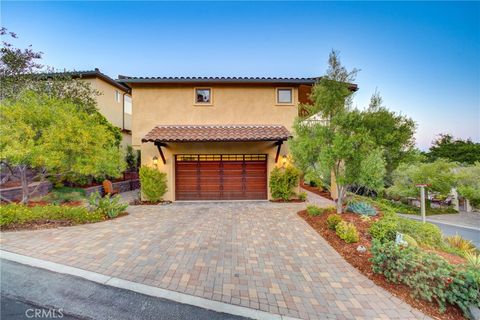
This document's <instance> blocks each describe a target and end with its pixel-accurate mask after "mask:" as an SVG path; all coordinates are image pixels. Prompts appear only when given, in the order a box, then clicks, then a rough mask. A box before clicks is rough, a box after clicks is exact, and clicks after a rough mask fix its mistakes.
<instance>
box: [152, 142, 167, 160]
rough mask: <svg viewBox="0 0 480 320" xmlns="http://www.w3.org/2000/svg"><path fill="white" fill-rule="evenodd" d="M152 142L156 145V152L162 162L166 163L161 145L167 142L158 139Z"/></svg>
mask: <svg viewBox="0 0 480 320" xmlns="http://www.w3.org/2000/svg"><path fill="white" fill-rule="evenodd" d="M154 144H155V145H156V146H157V149H158V152H159V153H160V157H162V161H163V164H166V163H167V160H166V159H165V155H164V154H163V150H162V147H166V146H167V144H165V143H163V142H160V141H155V142H154Z"/></svg>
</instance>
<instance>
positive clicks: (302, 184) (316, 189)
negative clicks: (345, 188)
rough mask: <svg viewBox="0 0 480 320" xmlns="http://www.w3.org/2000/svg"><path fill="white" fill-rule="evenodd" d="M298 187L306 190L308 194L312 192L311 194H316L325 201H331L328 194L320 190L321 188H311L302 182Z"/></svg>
mask: <svg viewBox="0 0 480 320" xmlns="http://www.w3.org/2000/svg"><path fill="white" fill-rule="evenodd" d="M300 186H301V187H302V188H303V189H305V190H308V191H310V192H312V193H315V194H318V195H319V196H321V197H324V198H327V199H329V200H333V198H332V196H331V194H330V192H328V191H324V190H323V189H321V188H319V187H312V186H310V185H308V184H305V183H303V182H302V183H301V184H300Z"/></svg>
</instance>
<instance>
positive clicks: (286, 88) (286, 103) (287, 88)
mask: <svg viewBox="0 0 480 320" xmlns="http://www.w3.org/2000/svg"><path fill="white" fill-rule="evenodd" d="M279 90H290V92H291V98H292V99H291V101H290V102H279V101H278V91H279ZM275 105H277V106H293V105H295V89H294V88H292V87H278V88H275Z"/></svg>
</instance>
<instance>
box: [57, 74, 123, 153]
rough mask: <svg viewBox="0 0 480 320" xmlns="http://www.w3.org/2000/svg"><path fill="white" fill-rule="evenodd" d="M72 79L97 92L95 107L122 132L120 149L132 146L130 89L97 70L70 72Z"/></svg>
mask: <svg viewBox="0 0 480 320" xmlns="http://www.w3.org/2000/svg"><path fill="white" fill-rule="evenodd" d="M62 74H68V75H69V76H71V77H72V78H74V79H77V80H81V81H85V82H88V83H90V85H91V87H92V88H93V89H95V90H97V91H98V92H99V93H100V95H99V96H97V107H98V110H99V111H100V113H101V114H103V115H104V116H105V117H106V118H107V120H108V121H109V122H110V123H111V124H113V125H114V126H116V127H117V128H119V129H120V130H121V131H122V144H121V145H122V148H125V147H126V146H127V145H131V144H132V107H131V95H130V88H129V87H128V86H126V85H124V84H122V83H119V82H117V81H115V80H114V79H112V78H110V77H109V76H107V75H106V74H104V73H102V72H100V70H99V69H98V68H95V69H94V70H88V71H72V72H66V73H62Z"/></svg>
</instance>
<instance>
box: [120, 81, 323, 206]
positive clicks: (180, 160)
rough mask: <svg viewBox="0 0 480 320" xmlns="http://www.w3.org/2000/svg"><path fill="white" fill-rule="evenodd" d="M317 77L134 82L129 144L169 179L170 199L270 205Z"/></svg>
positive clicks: (127, 84) (132, 84) (132, 86)
mask: <svg viewBox="0 0 480 320" xmlns="http://www.w3.org/2000/svg"><path fill="white" fill-rule="evenodd" d="M317 80H318V78H206V77H201V78H195V77H194V78H188V77H187V78H166V77H163V78H137V77H126V76H119V79H118V80H117V81H118V82H120V83H122V84H124V85H126V86H129V87H130V88H131V92H132V100H133V101H132V107H133V112H132V113H133V121H132V132H133V137H132V146H133V147H134V148H136V149H140V150H141V156H142V165H148V166H154V165H156V166H157V168H158V170H160V171H162V172H165V173H166V174H167V180H168V182H167V183H168V191H167V193H166V195H165V197H164V198H165V200H172V201H175V200H230V199H270V192H269V188H268V180H269V177H270V172H271V171H272V170H273V169H274V168H275V167H281V166H282V165H285V162H286V161H287V156H288V153H289V148H288V143H287V140H288V138H289V137H291V132H292V125H293V122H294V119H295V117H296V116H297V115H298V113H299V108H298V105H299V103H308V94H309V93H310V90H311V86H312V85H313V84H314V83H315V82H316V81H317Z"/></svg>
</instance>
